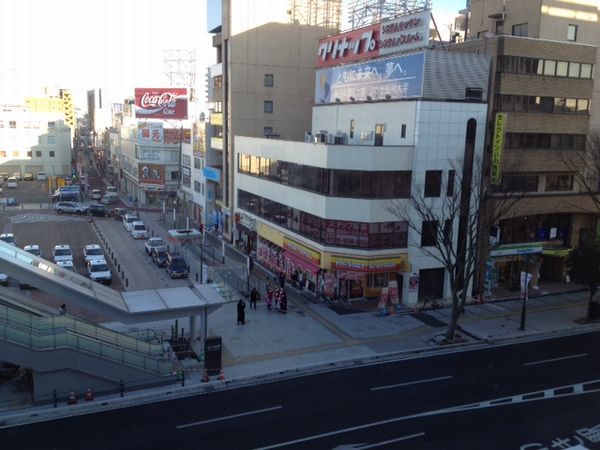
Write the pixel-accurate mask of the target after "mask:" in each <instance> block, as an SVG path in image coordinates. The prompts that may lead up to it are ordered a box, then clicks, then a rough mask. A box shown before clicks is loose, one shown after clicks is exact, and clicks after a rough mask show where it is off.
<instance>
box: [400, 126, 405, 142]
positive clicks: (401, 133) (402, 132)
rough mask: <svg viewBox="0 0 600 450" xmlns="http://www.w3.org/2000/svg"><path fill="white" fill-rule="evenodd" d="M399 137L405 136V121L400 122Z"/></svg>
mask: <svg viewBox="0 0 600 450" xmlns="http://www.w3.org/2000/svg"><path fill="white" fill-rule="evenodd" d="M400 137H401V138H405V137H406V124H405V123H403V124H402V128H401V129H400Z"/></svg>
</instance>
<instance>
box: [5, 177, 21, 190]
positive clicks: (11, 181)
mask: <svg viewBox="0 0 600 450" xmlns="http://www.w3.org/2000/svg"><path fill="white" fill-rule="evenodd" d="M18 186H19V182H18V181H17V179H16V178H15V177H9V178H8V180H6V187H7V188H16V187H18Z"/></svg>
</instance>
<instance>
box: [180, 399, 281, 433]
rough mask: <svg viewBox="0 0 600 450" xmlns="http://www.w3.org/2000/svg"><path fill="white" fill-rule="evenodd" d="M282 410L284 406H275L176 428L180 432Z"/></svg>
mask: <svg viewBox="0 0 600 450" xmlns="http://www.w3.org/2000/svg"><path fill="white" fill-rule="evenodd" d="M281 408H283V406H281V405H279V406H273V407H271V408H264V409H257V410H254V411H248V412H243V413H239V414H232V415H230V416H223V417H216V418H214V419H208V420H201V421H200V422H192V423H186V424H184V425H177V426H176V427H175V428H177V429H178V430H181V429H182V428H189V427H195V426H198V425H205V424H207V423H214V422H220V421H222V420H229V419H236V418H238V417H244V416H250V415H254V414H262V413H265V412H269V411H275V410H277V409H281Z"/></svg>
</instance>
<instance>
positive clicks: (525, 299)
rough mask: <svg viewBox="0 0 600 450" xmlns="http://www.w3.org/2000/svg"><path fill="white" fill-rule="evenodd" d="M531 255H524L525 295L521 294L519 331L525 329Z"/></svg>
mask: <svg viewBox="0 0 600 450" xmlns="http://www.w3.org/2000/svg"><path fill="white" fill-rule="evenodd" d="M530 257H531V255H530V254H529V253H528V254H527V256H525V277H524V278H525V280H524V283H523V284H524V285H525V295H524V296H523V304H522V305H521V326H520V327H519V330H520V331H525V316H526V315H527V300H528V299H529V258H530Z"/></svg>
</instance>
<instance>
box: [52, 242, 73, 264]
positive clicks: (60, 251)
mask: <svg viewBox="0 0 600 450" xmlns="http://www.w3.org/2000/svg"><path fill="white" fill-rule="evenodd" d="M52 256H53V258H54V262H55V263H57V264H58V262H59V261H71V262H73V252H72V251H71V247H69V246H68V245H66V244H61V245H55V246H54V251H53V252H52Z"/></svg>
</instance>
